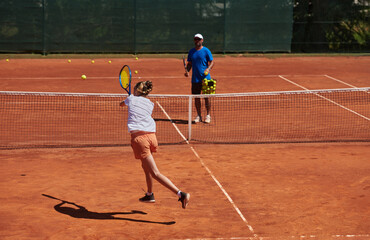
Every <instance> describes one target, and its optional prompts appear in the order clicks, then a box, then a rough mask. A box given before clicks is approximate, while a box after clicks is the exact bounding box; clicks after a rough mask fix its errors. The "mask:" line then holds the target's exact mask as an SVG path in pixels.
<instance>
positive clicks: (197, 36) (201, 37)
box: [194, 33, 203, 39]
mask: <svg viewBox="0 0 370 240" xmlns="http://www.w3.org/2000/svg"><path fill="white" fill-rule="evenodd" d="M194 38H200V39H203V36H202V34H200V33H197V34H195V36H194Z"/></svg>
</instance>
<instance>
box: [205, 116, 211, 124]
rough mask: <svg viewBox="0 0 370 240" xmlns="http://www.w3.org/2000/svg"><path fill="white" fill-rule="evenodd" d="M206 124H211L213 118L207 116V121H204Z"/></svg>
mask: <svg viewBox="0 0 370 240" xmlns="http://www.w3.org/2000/svg"><path fill="white" fill-rule="evenodd" d="M204 122H205V123H210V122H211V116H210V115H207V116H206V120H205V121H204Z"/></svg>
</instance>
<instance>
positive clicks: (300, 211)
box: [0, 55, 370, 240]
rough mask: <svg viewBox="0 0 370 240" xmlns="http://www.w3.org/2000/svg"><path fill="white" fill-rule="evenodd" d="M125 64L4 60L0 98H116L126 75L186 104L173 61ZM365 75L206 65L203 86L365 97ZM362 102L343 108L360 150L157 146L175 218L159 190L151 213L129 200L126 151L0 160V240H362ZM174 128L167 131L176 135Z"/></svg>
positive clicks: (313, 65)
mask: <svg viewBox="0 0 370 240" xmlns="http://www.w3.org/2000/svg"><path fill="white" fill-rule="evenodd" d="M135 57H136V56H132V57H125V58H119V57H117V56H115V57H103V56H95V57H79V56H73V57H68V56H66V57H65V58H58V59H54V58H51V57H41V56H40V57H38V58H32V59H24V58H9V61H6V60H5V59H6V58H7V57H6V56H3V58H2V59H1V60H0V90H1V91H27V92H65V93H115V94H122V99H124V92H123V90H122V89H121V88H120V86H119V84H118V72H119V70H120V69H121V67H122V66H123V65H124V64H128V65H129V66H130V67H131V69H132V71H137V74H135V73H133V79H132V81H133V83H136V82H137V81H139V80H140V81H141V80H151V81H152V82H153V84H154V90H153V92H152V93H153V94H173V95H176V94H181V95H186V94H189V93H190V78H186V77H184V75H183V73H184V68H183V64H182V59H181V56H179V57H168V58H163V57H161V58H159V57H157V58H156V57H154V56H149V57H141V56H140V55H139V58H138V60H136V58H135ZM68 59H71V62H68ZM92 59H93V60H94V61H95V62H94V63H92V62H91V60H92ZM108 61H111V63H109V62H108ZM369 66H370V57H369V56H304V57H302V56H294V55H287V56H279V57H271V56H268V57H267V56H264V55H262V56H255V57H244V56H239V57H238V56H216V57H215V67H214V69H213V70H212V72H211V75H212V77H213V78H216V79H217V93H245V92H274V91H302V90H303V91H307V90H320V89H342V88H353V89H356V88H364V87H370V68H369ZM83 74H84V75H86V76H87V79H85V80H84V79H81V75H83ZM367 94H369V92H367ZM366 99H367V100H366ZM368 99H369V98H365V100H364V99H362V101H360V103H361V104H360V105H359V106H357V107H356V109H353V108H352V107H353V106H355V105H353V106H344V107H345V108H348V109H350V110H352V111H354V112H356V113H357V114H359V115H357V114H356V113H353V114H354V115H356V116H357V117H358V119H359V120H358V121H361V126H365V128H364V130H362V131H361V132H362V133H361V134H362V135H361V136H362V138H363V139H362V140H361V141H345V142H340V141H336V142H305V143H289V142H287V143H278V144H273V143H268V144H266V143H265V144H228V143H227V142H225V143H218V144H208V143H200V142H192V141H190V142H188V143H187V142H186V141H184V142H182V143H180V144H171V145H164V144H162V145H160V148H159V151H158V153H155V154H154V158H155V159H156V162H157V165H158V168H159V170H160V171H161V172H162V173H163V174H164V175H166V176H167V177H169V178H170V179H171V180H172V181H173V182H174V183H175V184H176V185H177V186H178V187H179V188H180V189H181V190H183V191H185V192H189V193H190V194H191V199H190V203H189V205H188V207H187V209H185V210H184V209H182V208H181V204H180V203H179V202H178V201H177V197H176V196H175V195H174V194H173V193H171V192H170V191H168V190H167V189H165V188H164V187H163V186H161V185H160V184H159V183H154V192H155V196H156V203H154V204H144V203H140V202H139V201H138V198H140V197H142V196H143V193H144V192H143V190H142V189H144V190H145V189H146V184H145V176H144V174H143V171H142V169H141V163H140V161H139V160H136V159H134V155H133V152H132V149H131V147H130V146H128V145H125V146H118V147H84V148H79V147H75V148H15V149H3V150H0V163H1V165H0V166H1V167H0V193H1V196H0V215H1V217H0V239H179V240H185V239H190V240H196V239H210V240H216V239H261V240H265V239H335V240H338V239H345V240H348V239H356V240H358V239H361V240H363V239H370V161H369V156H370V143H369V140H370V121H369V118H370V102H369V101H368ZM117 104H119V102H117ZM25 107H26V105H25ZM156 107H158V106H156ZM297 107H299V106H297ZM335 107H338V108H341V107H340V106H338V105H335V104H334V108H335ZM317 110H318V113H317V114H318V115H320V112H322V113H325V109H317ZM266 111H269V109H266ZM339 112H340V111H339ZM347 112H348V110H345V109H343V114H348V113H347ZM351 114H352V113H351ZM22 117H23V116H19V118H20V119H21V118H22ZM337 117H338V119H341V114H338V116H337ZM0 119H1V120H0V122H2V123H4V122H5V119H6V116H0ZM322 121H327V119H326V118H323V119H322ZM172 123H174V122H171V121H168V122H166V124H168V127H167V131H173V132H174V134H175V135H176V134H178V130H180V132H181V128H180V129H176V128H175V127H174V126H173V125H174V124H172ZM161 124H164V123H161ZM258 124H259V122H258V121H256V122H255V125H256V126H258ZM175 125H176V123H175ZM209 126H212V122H211V123H210V124H209V125H206V124H204V123H200V124H196V126H194V127H196V128H201V127H209ZM366 126H367V127H366ZM26 127H27V128H30V129H31V128H37V124H35V125H34V126H26ZM126 127H127V126H126V125H125V122H122V128H123V129H126ZM235 127H237V126H235ZM97 128H99V126H97ZM311 128H312V126H311ZM318 131H319V130H318ZM3 134H4V133H3ZM6 134H9V135H11V133H6ZM127 134H128V133H127ZM158 134H159V135H160V132H158ZM209 134H211V131H210V133H209ZM328 134H335V133H328ZM366 136H367V137H366ZM0 137H1V136H0ZM25 137H26V136H25ZM364 139H365V140H364ZM366 139H367V140H366Z"/></svg>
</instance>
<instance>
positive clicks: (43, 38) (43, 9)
mask: <svg viewBox="0 0 370 240" xmlns="http://www.w3.org/2000/svg"><path fill="white" fill-rule="evenodd" d="M45 8H46V0H42V50H41V51H42V55H46V54H47V53H46V30H45V28H46V27H45V24H46V14H45Z"/></svg>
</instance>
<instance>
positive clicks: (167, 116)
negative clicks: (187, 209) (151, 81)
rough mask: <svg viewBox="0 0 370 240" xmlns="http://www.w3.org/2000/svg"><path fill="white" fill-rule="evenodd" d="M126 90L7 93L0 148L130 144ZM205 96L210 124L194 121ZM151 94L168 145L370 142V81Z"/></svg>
mask: <svg viewBox="0 0 370 240" xmlns="http://www.w3.org/2000/svg"><path fill="white" fill-rule="evenodd" d="M126 96H127V95H123V94H84V93H45V92H44V93H43V92H4V91H3V92H0V149H13V148H36V147H85V146H123V145H129V144H130V136H129V134H128V132H127V125H126V123H127V108H126V107H123V108H121V107H119V103H120V102H121V101H122V100H123V99H124V98H125V97H126ZM197 97H198V98H208V99H209V101H210V103H211V117H212V118H211V123H210V124H205V123H197V124H194V122H192V121H191V120H192V119H193V118H194V117H195V115H196V112H195V107H194V98H197ZM150 99H151V101H152V102H153V103H154V104H155V108H154V111H153V118H154V119H155V121H156V124H157V137H158V141H159V143H160V144H177V143H184V142H186V141H190V142H202V143H287V142H346V141H362V142H368V141H370V88H353V89H329V90H312V91H285V92H259V93H240V94H214V95H197V96H195V95H150ZM201 102H202V110H203V111H204V112H203V114H202V115H203V118H204V117H205V107H204V101H203V99H201Z"/></svg>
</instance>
